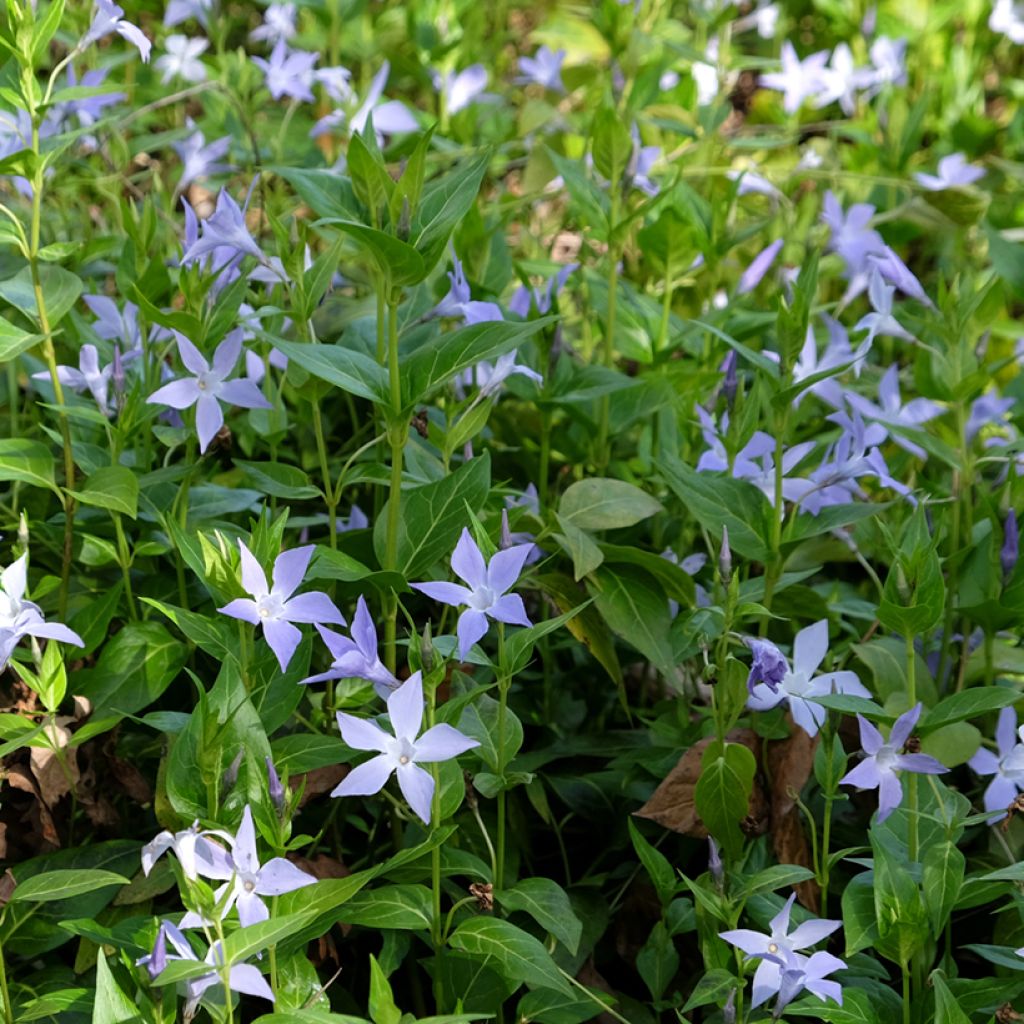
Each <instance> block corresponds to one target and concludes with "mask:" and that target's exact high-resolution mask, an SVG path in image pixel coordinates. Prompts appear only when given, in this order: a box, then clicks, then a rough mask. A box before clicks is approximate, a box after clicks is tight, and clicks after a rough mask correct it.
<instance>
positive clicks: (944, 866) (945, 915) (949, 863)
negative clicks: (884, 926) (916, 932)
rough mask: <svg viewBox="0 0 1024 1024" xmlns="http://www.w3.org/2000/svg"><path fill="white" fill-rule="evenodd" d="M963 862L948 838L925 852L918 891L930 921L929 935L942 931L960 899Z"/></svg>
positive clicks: (937, 934)
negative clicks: (921, 895) (921, 894)
mask: <svg viewBox="0 0 1024 1024" xmlns="http://www.w3.org/2000/svg"><path fill="white" fill-rule="evenodd" d="M965 867H966V860H965V858H964V855H963V854H962V853H961V852H960V851H959V850H958V849H957V847H956V844H955V843H951V842H950V841H949V840H948V839H947V840H944V841H942V842H939V843H931V844H930V845H929V846H928V848H927V849H926V850H925V851H924V860H923V861H922V867H921V891H922V893H923V895H924V905H925V907H926V908H927V910H928V917H929V919H930V920H931V925H932V934H933V935H935V936H936V937H938V936H940V935H941V934H942V929H943V927H944V926H945V924H946V921H947V920H948V919H949V915H950V913H951V912H952V910H953V907H954V906H955V905H956V901H957V899H958V898H959V896H960V888H961V887H962V886H963V884H964V869H965Z"/></svg>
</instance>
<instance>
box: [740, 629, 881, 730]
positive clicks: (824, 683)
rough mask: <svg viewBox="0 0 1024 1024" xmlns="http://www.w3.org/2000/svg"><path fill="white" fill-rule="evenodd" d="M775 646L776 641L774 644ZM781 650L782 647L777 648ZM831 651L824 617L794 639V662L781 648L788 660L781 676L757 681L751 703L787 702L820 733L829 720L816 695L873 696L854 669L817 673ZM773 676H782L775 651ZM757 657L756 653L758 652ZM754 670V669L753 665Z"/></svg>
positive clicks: (801, 722)
mask: <svg viewBox="0 0 1024 1024" xmlns="http://www.w3.org/2000/svg"><path fill="white" fill-rule="evenodd" d="M773 646H774V645H773ZM776 651H778V648H776ZM827 652H828V620H827V619H821V620H820V621H819V622H815V623H814V625H812V626H807V627H806V628H804V629H801V630H800V632H799V633H797V635H796V637H795V638H794V640H793V664H792V666H790V665H789V663H788V661H786V657H785V655H784V654H782V652H781V651H778V654H779V656H781V657H782V659H783V661H784V662H785V672H784V674H783V675H782V678H781V679H778V681H777V682H776V683H775V685H774V686H773V685H771V684H770V683H769V682H762V683H758V684H756V685H755V686H754V687H753V688H752V689H751V691H750V697H749V699H748V700H747V707H748V708H752V709H753V710H754V711H768V710H770V709H771V708H774V707H778V705H779V704H782V703H783V702H785V703H786V704H788V706H789V713H790V714H791V715H792V716H793V721H794V722H796V724H797V725H798V726H800V728H801V729H803V731H804V732H805V733H807V735H808V736H817V735H818V730H819V729H820V728H821V726H822V724H823V723H824V721H825V715H826V711H825V708H824V707H822V705H821V704H819V703H818V702H817V701H816V700H814V698H815V697H824V696H826V695H827V694H830V693H845V694H851V695H853V696H856V697H870V696H871V694H870V693H869V692H868V691H867V690H866V689H865V688H864V686H863V684H862V683H861V681H860V680H859V679H858V678H857V675H856V673H854V672H849V671H845V672H826V673H824V674H823V675H816V673H817V671H818V666H819V665H820V664H821V663H822V661H823V660H824V658H825V654H826V653H827ZM770 657H771V659H772V660H771V662H770V666H769V667H770V669H771V673H772V677H773V678H775V677H776V676H778V665H777V661H776V660H775V658H774V653H772V654H771V655H770ZM755 659H756V655H755ZM751 672H752V673H753V669H751Z"/></svg>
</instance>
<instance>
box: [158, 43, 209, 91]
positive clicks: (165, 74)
mask: <svg viewBox="0 0 1024 1024" xmlns="http://www.w3.org/2000/svg"><path fill="white" fill-rule="evenodd" d="M209 45H210V41H209V40H208V39H202V38H197V39H189V38H188V36H182V35H172V36H168V37H167V38H166V39H165V40H164V50H165V51H166V52H165V53H164V54H163V55H162V56H160V57H157V59H156V60H155V61H154V62H153V67H155V68H156V69H157V70H158V71H159V72H160V81H161V82H162V83H163V84H164V85H167V83H168V82H170V80H171V79H172V78H180V79H182V80H183V81H185V82H203V81H205V80H206V65H205V64H204V63H203V62H202V61H201V60H200V59H199V58H200V56H201V55H202V54H203V53H204V52H205V51H206V49H207V47H209Z"/></svg>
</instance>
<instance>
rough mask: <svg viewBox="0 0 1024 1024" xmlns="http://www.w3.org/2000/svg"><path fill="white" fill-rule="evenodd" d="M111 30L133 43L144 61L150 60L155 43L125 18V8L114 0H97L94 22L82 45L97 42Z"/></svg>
mask: <svg viewBox="0 0 1024 1024" xmlns="http://www.w3.org/2000/svg"><path fill="white" fill-rule="evenodd" d="M111 32H116V33H117V34H118V35H119V36H120V37H121V38H122V39H126V40H127V41H128V42H129V43H131V44H132V46H134V47H135V48H136V49H137V50H138V51H139V56H140V57H141V58H142V61H143V63H145V62H147V61H148V60H149V52H150V50H152V49H153V44H152V43H151V42H150V41H149V40H148V39H147V38H146V36H145V35H144V34H143V33H142V30H141V29H139V28H138V27H137V26H136V25H133V24H132V23H131V22H130V21H126V20H125V17H124V8H122V7H118V5H117V4H115V3H114V2H113V0H96V7H95V10H94V11H93V16H92V23H91V24H90V25H89V30H88V31H87V32H86V33H85V38H84V39H83V40H82V43H81V45H82V46H88V45H89V44H90V43H95V42H96V41H97V40H99V39H102V38H103V37H104V36H108V35H110V33H111Z"/></svg>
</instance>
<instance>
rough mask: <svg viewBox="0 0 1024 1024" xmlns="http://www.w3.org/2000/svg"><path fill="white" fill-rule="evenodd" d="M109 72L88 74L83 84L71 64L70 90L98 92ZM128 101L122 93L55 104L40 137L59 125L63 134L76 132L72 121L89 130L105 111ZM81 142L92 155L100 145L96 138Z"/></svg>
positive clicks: (68, 79)
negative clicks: (52, 126) (57, 123)
mask: <svg viewBox="0 0 1024 1024" xmlns="http://www.w3.org/2000/svg"><path fill="white" fill-rule="evenodd" d="M108 70H109V69H108V68H95V69H94V70H92V71H86V72H85V73H84V74H83V75H82V78H81V81H79V79H78V75H77V74H76V73H75V69H74V67H73V66H72V65H71V64H69V65H68V70H67V82H68V88H69V89H74V88H76V87H77V86H81V87H82V88H83V89H98V88H99V87H100V86H101V85H103V83H104V81H105V80H106V77H107V72H108ZM126 98H127V94H126V93H123V92H102V93H98V94H97V95H94V96H82V97H80V98H78V99H73V100H64V101H63V102H61V103H57V104H54V106H53V108H52V109H51V110H50V112H49V113H48V114H47V116H46V119H45V120H44V121H43V124H42V125H41V126H40V134H41V135H46V134H47V126H48V125H53V124H54V123H55V122H59V124H60V125H61V129H60V130H62V131H68V130H71V129H72V128H73V123H72V122H73V119H77V121H78V123H79V125H80V126H81V127H83V128H88V127H90V126H91V125H94V124H95V123H96V122H97V121H98V120H99V119H100V118H101V117H102V116H103V111H104V110H106V108H107V107H109V106H112V105H113V104H115V103H120V102H121V101H122V100H124V99H126ZM80 138H81V142H82V145H83V146H84V147H85V148H86V149H88V150H90V151H92V150H94V149H96V147H97V145H98V143H97V141H96V138H95V137H94V136H92V135H83V136H81V137H80Z"/></svg>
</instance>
